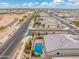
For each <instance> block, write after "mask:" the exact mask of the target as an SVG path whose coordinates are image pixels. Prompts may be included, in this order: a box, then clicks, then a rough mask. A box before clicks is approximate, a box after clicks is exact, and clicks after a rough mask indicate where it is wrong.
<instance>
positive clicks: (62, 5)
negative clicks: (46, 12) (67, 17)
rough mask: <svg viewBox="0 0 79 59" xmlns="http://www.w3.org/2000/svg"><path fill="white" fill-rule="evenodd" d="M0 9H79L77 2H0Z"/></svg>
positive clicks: (19, 0)
mask: <svg viewBox="0 0 79 59" xmlns="http://www.w3.org/2000/svg"><path fill="white" fill-rule="evenodd" d="M0 8H70V9H79V0H0Z"/></svg>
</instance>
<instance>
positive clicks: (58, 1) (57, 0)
mask: <svg viewBox="0 0 79 59" xmlns="http://www.w3.org/2000/svg"><path fill="white" fill-rule="evenodd" d="M53 2H54V3H61V2H64V0H53Z"/></svg>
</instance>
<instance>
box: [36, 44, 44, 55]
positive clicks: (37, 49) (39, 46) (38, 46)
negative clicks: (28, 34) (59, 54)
mask: <svg viewBox="0 0 79 59" xmlns="http://www.w3.org/2000/svg"><path fill="white" fill-rule="evenodd" d="M34 51H35V53H37V54H39V55H41V54H42V53H43V45H42V44H41V43H35V48H34Z"/></svg>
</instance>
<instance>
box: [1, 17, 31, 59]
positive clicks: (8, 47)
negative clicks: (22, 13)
mask: <svg viewBox="0 0 79 59" xmlns="http://www.w3.org/2000/svg"><path fill="white" fill-rule="evenodd" d="M31 18H32V16H29V17H28V19H27V20H26V21H25V22H24V23H23V24H22V25H21V26H20V28H19V29H18V30H17V31H16V32H15V33H14V34H13V35H12V36H11V37H10V38H9V40H7V41H6V42H5V43H4V45H2V46H1V48H0V59H11V57H12V54H13V51H14V50H15V48H16V47H17V45H18V44H19V42H20V41H21V40H22V38H23V37H24V34H25V32H26V31H27V29H28V24H29V23H30V21H31Z"/></svg>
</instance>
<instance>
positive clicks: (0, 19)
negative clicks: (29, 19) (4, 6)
mask: <svg viewBox="0 0 79 59" xmlns="http://www.w3.org/2000/svg"><path fill="white" fill-rule="evenodd" d="M23 15H25V14H0V27H1V26H3V27H5V26H6V25H8V24H10V23H11V22H13V21H14V20H15V19H16V18H18V19H20V18H21V17H22V16H23ZM13 25H14V24H13ZM11 28H12V27H7V28H6V29H4V30H2V31H0V39H2V37H4V36H6V35H7V34H8V33H9V32H10V31H11V30H12V29H11Z"/></svg>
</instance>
